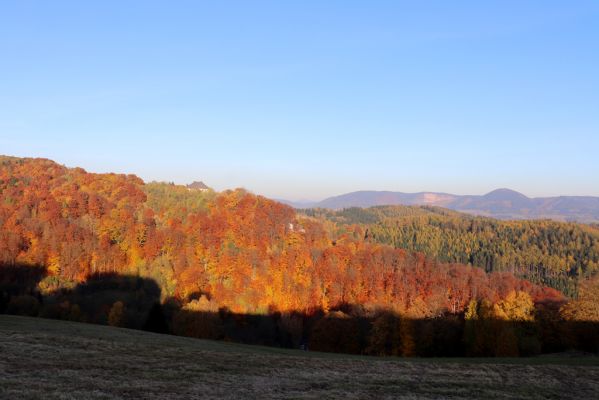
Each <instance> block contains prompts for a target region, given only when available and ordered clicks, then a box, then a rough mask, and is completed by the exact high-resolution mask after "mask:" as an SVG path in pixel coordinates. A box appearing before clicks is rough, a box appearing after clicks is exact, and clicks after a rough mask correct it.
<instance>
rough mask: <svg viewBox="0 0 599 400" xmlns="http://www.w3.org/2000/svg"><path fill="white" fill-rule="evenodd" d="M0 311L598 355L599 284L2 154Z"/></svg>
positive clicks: (343, 339)
mask: <svg viewBox="0 0 599 400" xmlns="http://www.w3.org/2000/svg"><path fill="white" fill-rule="evenodd" d="M0 195H1V203H0V312H7V313H12V314H22V315H31V316H43V317H47V318H59V319H70V320H76V321H82V322H93V323H100V324H110V325H115V326H125V327H130V328H136V329H147V330H153V331H160V332H171V333H174V334H178V335H185V336H193V337H202V338H212V339H220V340H232V341H240V342H244V343H256V344H267V345H276V346H284V347H296V348H297V347H300V346H303V347H306V346H307V347H308V348H310V349H313V350H324V351H340V352H349V353H364V354H379V355H400V356H412V355H424V356H433V355H437V356H441V355H447V356H449V355H488V356H494V355H532V354H539V353H543V352H554V351H561V350H566V349H572V348H574V349H580V350H584V351H597V337H599V335H598V332H597V328H596V325H595V322H597V321H599V311H598V307H597V306H598V305H599V302H597V299H596V297H597V293H599V291H598V290H597V288H598V284H597V280H596V279H589V280H587V281H585V282H584V283H582V284H581V286H580V293H579V296H578V298H577V299H576V300H568V298H567V297H565V296H564V295H563V294H562V293H561V292H559V291H558V290H555V289H552V288H549V287H546V286H541V285H537V284H533V283H531V282H529V281H527V280H524V279H520V278H516V277H515V276H514V274H512V273H511V272H505V271H503V272H491V273H486V272H485V271H484V270H483V269H481V268H476V267H472V266H468V265H464V264H459V263H441V262H438V261H437V260H435V259H434V258H431V257H427V256H425V255H424V254H423V253H421V252H413V251H407V250H404V249H399V248H394V247H392V246H389V245H384V244H380V243H376V242H375V241H374V240H372V239H371V238H370V233H367V232H370V230H369V229H370V228H369V227H362V226H354V227H352V228H351V229H347V228H346V227H343V228H342V229H344V230H345V231H344V232H342V234H336V233H335V234H331V233H330V232H331V224H332V223H331V222H327V221H324V222H321V221H318V220H316V219H315V218H312V217H307V216H302V215H296V213H295V211H294V210H293V209H292V208H290V207H288V206H285V205H282V204H280V203H277V202H274V201H271V200H268V199H266V198H264V197H261V196H255V195H252V194H250V193H247V192H246V191H243V190H235V191H227V192H223V193H214V192H212V191H195V190H190V189H188V188H186V187H183V186H177V185H172V184H165V183H150V184H144V182H143V181H141V180H140V179H139V178H137V177H135V176H132V175H118V174H91V173H87V172H85V171H84V170H82V169H80V168H73V169H69V168H66V167H63V166H60V165H58V164H56V163H54V162H52V161H49V160H44V159H20V158H12V157H1V158H0Z"/></svg>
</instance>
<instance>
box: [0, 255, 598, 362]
mask: <svg viewBox="0 0 599 400" xmlns="http://www.w3.org/2000/svg"><path fill="white" fill-rule="evenodd" d="M5 268H6V269H5V274H4V277H5V278H6V277H7V276H8V274H12V279H11V280H12V281H13V282H15V281H17V280H18V281H19V282H20V283H21V285H20V287H14V288H13V289H15V291H13V292H11V294H10V296H8V297H6V296H4V295H3V296H1V297H0V313H3V312H6V313H10V314H17V315H27V316H41V317H44V318H53V319H63V320H70V321H78V322H88V323H97V324H108V325H111V326H115V327H126V328H133V329H144V330H148V331H152V332H158V333H171V334H176V335H182V336H188V337H196V338H202V339H212V340H225V341H235V342H241V343H248V344H260V345H268V346H279V347H287V348H300V349H305V350H318V351H328V352H343V353H353V354H368V355H376V356H401V357H411V356H421V357H454V356H462V357H463V356H487V357H489V356H491V357H515V356H534V355H538V354H542V353H555V352H561V351H565V350H579V351H585V352H597V351H598V350H599V312H598V310H599V302H597V300H599V299H598V298H597V293H599V290H598V288H599V281H598V280H594V281H591V282H587V284H586V286H585V287H586V288H587V291H586V292H585V291H584V290H583V295H582V296H581V297H582V298H581V299H580V300H577V301H576V302H570V303H567V304H566V305H565V306H564V305H562V303H561V302H559V301H545V302H543V303H536V304H535V302H534V301H533V300H532V298H531V296H530V295H529V294H527V293H526V292H523V291H511V292H510V293H508V294H507V296H505V298H503V299H502V300H499V301H497V302H495V303H492V302H490V301H488V300H486V299H483V300H471V301H470V302H469V303H468V306H467V307H466V310H465V312H464V313H446V314H444V315H441V316H435V317H424V318H415V317H413V316H411V315H410V314H406V313H398V312H394V311H391V310H388V309H385V308H380V307H368V306H364V305H356V304H340V305H338V306H337V307H336V308H335V309H334V310H331V311H329V312H325V311H324V310H312V312H310V313H305V312H304V313H301V312H294V311H288V312H280V311H276V310H274V309H272V310H269V311H268V312H266V313H263V314H242V313H235V312H232V311H231V310H230V309H228V308H226V307H217V306H216V305H215V304H214V303H213V302H211V301H210V299H209V298H208V297H207V295H206V294H202V293H195V294H193V295H192V296H190V298H188V299H180V298H177V297H170V298H166V299H162V300H161V298H162V297H161V289H160V287H159V286H158V285H157V284H156V282H154V281H153V280H152V279H148V278H141V277H139V276H122V275H118V274H98V275H95V276H92V277H90V278H89V279H88V280H87V281H86V282H83V283H80V284H78V285H77V286H75V287H73V288H70V289H64V288H63V289H60V290H58V291H55V292H51V293H46V294H45V295H42V294H41V292H40V291H39V290H37V289H36V282H37V281H38V280H40V279H43V278H44V269H43V268H36V267H31V266H17V267H12V268H8V267H5ZM6 282H7V281H3V282H0V285H5V284H6ZM25 288H29V290H26V289H25ZM3 289H7V286H3ZM5 293H6V291H5V292H3V294H5ZM581 310H585V311H584V313H585V316H586V317H587V318H588V317H591V319H590V320H581V319H580V318H576V316H577V315H578V314H580V312H581Z"/></svg>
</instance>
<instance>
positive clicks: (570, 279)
mask: <svg viewBox="0 0 599 400" xmlns="http://www.w3.org/2000/svg"><path fill="white" fill-rule="evenodd" d="M300 212H301V213H302V214H303V215H306V216H309V217H314V218H316V219H318V220H320V221H324V222H325V223H327V222H328V223H329V224H330V225H329V231H330V233H331V234H332V235H333V236H335V237H343V236H344V235H348V234H350V235H357V236H362V237H364V238H366V239H369V240H370V241H374V242H376V243H381V244H388V245H391V246H393V247H395V248H401V249H406V250H409V251H415V252H421V253H424V254H426V255H427V256H428V257H431V258H434V259H436V260H438V261H440V262H445V263H461V264H467V265H472V266H476V267H481V268H483V269H484V270H485V271H486V272H502V271H508V272H511V273H513V274H515V275H516V276H518V277H520V278H523V279H527V280H529V281H531V282H533V283H536V284H539V285H545V286H550V287H553V288H555V289H557V290H560V291H561V292H563V293H565V294H566V295H568V296H570V297H575V296H576V293H577V287H578V286H577V285H578V282H579V281H581V280H584V279H586V278H588V277H591V276H593V275H594V274H595V273H596V272H597V271H598V270H599V230H598V229H597V226H596V225H585V224H578V223H565V222H557V221H551V220H518V221H502V220H496V219H492V218H485V217H475V216H471V215H467V214H461V213H458V212H455V211H451V210H447V209H444V208H439V207H429V206H379V207H371V208H367V209H363V208H356V207H354V208H348V209H344V210H341V211H332V210H326V209H307V210H301V211H300Z"/></svg>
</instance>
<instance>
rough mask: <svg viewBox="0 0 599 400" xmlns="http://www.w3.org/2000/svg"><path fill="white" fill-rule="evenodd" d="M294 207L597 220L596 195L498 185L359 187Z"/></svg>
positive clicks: (598, 217) (290, 203)
mask: <svg viewBox="0 0 599 400" xmlns="http://www.w3.org/2000/svg"><path fill="white" fill-rule="evenodd" d="M286 203H287V204H289V205H291V206H294V207H297V208H307V207H312V208H316V207H317V208H329V209H333V210H338V209H342V208H348V207H373V206H382V205H419V206H421V205H428V206H437V207H445V208H449V209H451V210H455V211H460V212H464V213H468V214H474V215H483V216H488V217H493V218H498V219H542V218H547V219H554V220H558V221H576V222H586V223H591V222H599V197H592V196H557V197H536V198H530V197H527V196H525V195H523V194H522V193H519V192H516V191H514V190H511V189H497V190H493V191H492V192H489V193H487V194H485V195H455V194H449V193H437V192H419V193H403V192H390V191H358V192H351V193H346V194H342V195H340V196H334V197H329V198H327V199H324V200H322V201H319V202H315V203H311V204H309V203H301V204H295V203H293V202H286Z"/></svg>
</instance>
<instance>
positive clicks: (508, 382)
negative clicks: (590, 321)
mask: <svg viewBox="0 0 599 400" xmlns="http://www.w3.org/2000/svg"><path fill="white" fill-rule="evenodd" d="M0 354H2V357H0V397H2V398H11V399H64V398H65V396H68V397H69V398H85V399H121V398H144V399H162V398H170V399H184V398H225V399H227V398H230V399H238V398H265V399H276V398H297V399H320V398H329V399H337V398H338V399H346V398H362V399H370V398H372V399H374V398H377V399H378V398H415V397H417V398H447V397H452V398H487V399H494V398H501V399H510V398H514V399H515V398H518V399H541V398H562V399H568V398H571V399H575V398H597V397H598V396H599V363H598V361H599V359H598V358H597V357H585V358H569V357H564V358H555V357H554V358H547V357H540V358H531V359H492V360H489V359H487V360H481V359H470V360H468V361H465V360H452V361H448V360H443V359H420V360H413V361H405V360H399V359H389V358H386V359H381V358H373V357H359V356H353V357H350V356H342V355H333V354H325V353H313V352H301V351H292V350H282V349H275V348H265V347H259V346H244V345H237V344H230V343H222V342H212V341H205V340H197V339H189V338H182V337H175V336H168V335H158V334H152V333H147V332H140V331H133V330H127V329H118V328H110V327H105V326H97V325H88V324H80V323H73V322H66V321H53V320H45V319H32V318H26V317H13V316H5V315H0Z"/></svg>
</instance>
